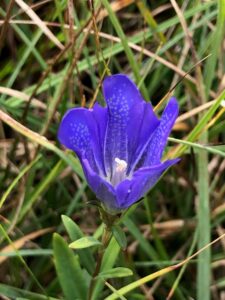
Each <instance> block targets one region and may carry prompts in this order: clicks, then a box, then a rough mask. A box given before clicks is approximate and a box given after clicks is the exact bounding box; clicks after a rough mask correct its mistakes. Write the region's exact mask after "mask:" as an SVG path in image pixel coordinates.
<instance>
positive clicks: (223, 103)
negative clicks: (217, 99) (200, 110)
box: [220, 99, 225, 107]
mask: <svg viewBox="0 0 225 300" xmlns="http://www.w3.org/2000/svg"><path fill="white" fill-rule="evenodd" d="M220 104H221V106H222V107H225V100H224V99H223V100H222V101H221V103H220Z"/></svg>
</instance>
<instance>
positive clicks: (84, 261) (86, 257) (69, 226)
mask: <svg viewBox="0 0 225 300" xmlns="http://www.w3.org/2000/svg"><path fill="white" fill-rule="evenodd" d="M62 221H63V225H64V226H65V228H66V231H67V232H68V234H69V237H70V239H71V241H75V240H78V239H80V238H82V237H84V234H83V232H82V231H81V230H80V227H79V226H78V225H77V224H76V223H75V222H74V221H73V220H72V219H70V218H69V217H67V216H65V215H62ZM77 253H78V255H79V257H80V261H81V265H82V266H84V267H85V269H86V270H87V271H88V272H89V274H92V273H93V271H94V266H95V261H94V257H93V255H92V253H91V251H90V249H82V250H77Z"/></svg>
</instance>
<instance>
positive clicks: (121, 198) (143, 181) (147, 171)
mask: <svg viewBox="0 0 225 300" xmlns="http://www.w3.org/2000/svg"><path fill="white" fill-rule="evenodd" d="M178 161H179V159H172V160H167V161H165V162H163V163H161V164H159V165H156V166H151V167H146V168H141V169H139V170H137V171H136V172H134V174H133V176H132V178H131V179H126V180H124V181H122V182H121V183H120V184H119V185H118V186H117V187H116V193H117V202H118V203H119V208H120V209H125V208H128V207H129V206H131V205H132V204H134V203H135V202H137V201H138V200H139V199H140V198H141V197H143V196H144V195H145V194H146V193H147V192H148V190H150V189H151V188H152V187H153V186H154V185H155V184H156V182H157V181H158V180H159V178H160V177H161V175H162V174H163V172H164V171H165V170H166V169H168V168H169V167H170V166H172V165H174V164H175V163H177V162H178Z"/></svg>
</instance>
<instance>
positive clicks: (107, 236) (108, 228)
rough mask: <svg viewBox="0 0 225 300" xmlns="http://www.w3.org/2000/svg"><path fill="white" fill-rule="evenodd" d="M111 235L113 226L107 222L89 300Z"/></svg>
mask: <svg viewBox="0 0 225 300" xmlns="http://www.w3.org/2000/svg"><path fill="white" fill-rule="evenodd" d="M111 237H112V231H111V226H109V225H108V224H107V223H105V226H104V230H103V234H102V246H101V247H100V248H99V250H98V254H97V263H96V266H95V270H94V273H93V275H92V279H91V283H90V288H89V293H88V300H91V299H92V295H93V291H94V288H95V285H96V279H97V276H98V274H99V272H100V270H101V265H102V259H103V255H104V252H105V250H106V248H107V246H108V245H109V242H110V240H111Z"/></svg>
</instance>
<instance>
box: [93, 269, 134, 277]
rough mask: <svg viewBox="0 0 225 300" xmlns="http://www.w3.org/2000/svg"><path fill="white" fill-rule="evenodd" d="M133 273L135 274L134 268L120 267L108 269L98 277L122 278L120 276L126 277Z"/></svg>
mask: <svg viewBox="0 0 225 300" xmlns="http://www.w3.org/2000/svg"><path fill="white" fill-rule="evenodd" d="M131 275H133V272H132V270H130V269H128V268H122V267H118V268H114V269H109V270H107V271H103V272H101V273H100V274H99V275H98V277H102V278H104V279H107V278H120V277H126V276H131Z"/></svg>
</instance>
